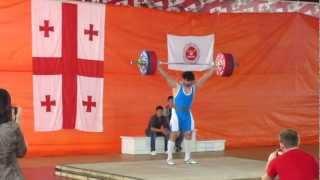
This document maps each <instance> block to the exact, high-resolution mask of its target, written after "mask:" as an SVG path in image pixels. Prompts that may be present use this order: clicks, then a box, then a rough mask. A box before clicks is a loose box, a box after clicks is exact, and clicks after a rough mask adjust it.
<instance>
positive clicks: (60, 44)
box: [32, 0, 106, 132]
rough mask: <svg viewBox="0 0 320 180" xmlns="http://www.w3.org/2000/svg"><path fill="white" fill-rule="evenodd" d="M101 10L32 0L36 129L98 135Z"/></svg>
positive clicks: (100, 121)
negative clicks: (77, 131) (76, 131)
mask: <svg viewBox="0 0 320 180" xmlns="http://www.w3.org/2000/svg"><path fill="white" fill-rule="evenodd" d="M105 8H106V7H105V5H102V4H93V3H81V2H73V3H71V2H69V3H62V2H61V1H53V0H32V57H33V58H32V59H33V60H32V61H33V94H34V95H33V105H34V118H35V130H36V131H55V130H60V129H74V128H76V129H78V130H82V131H90V132H102V131H103V79H104V78H103V62H104V41H105V37H104V35H105V29H104V28H105Z"/></svg>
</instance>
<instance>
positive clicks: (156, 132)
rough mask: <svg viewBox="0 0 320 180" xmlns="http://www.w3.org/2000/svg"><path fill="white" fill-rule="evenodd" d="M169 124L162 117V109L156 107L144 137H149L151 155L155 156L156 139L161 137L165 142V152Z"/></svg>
mask: <svg viewBox="0 0 320 180" xmlns="http://www.w3.org/2000/svg"><path fill="white" fill-rule="evenodd" d="M169 132H170V131H169V124H168V121H167V119H166V117H165V116H164V115H163V107H162V106H157V108H156V113H155V114H154V115H153V116H152V117H151V118H150V121H149V125H148V127H147V129H146V135H147V136H150V140H151V155H156V154H157V152H156V138H157V136H163V137H164V140H165V143H164V144H165V147H164V150H165V151H167V143H168V136H169Z"/></svg>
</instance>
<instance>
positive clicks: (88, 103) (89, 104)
mask: <svg viewBox="0 0 320 180" xmlns="http://www.w3.org/2000/svg"><path fill="white" fill-rule="evenodd" d="M82 105H83V106H85V107H86V112H91V108H92V107H96V102H93V101H92V96H88V97H87V101H82Z"/></svg>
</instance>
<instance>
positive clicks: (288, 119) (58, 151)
mask: <svg viewBox="0 0 320 180" xmlns="http://www.w3.org/2000/svg"><path fill="white" fill-rule="evenodd" d="M0 27H1V28H0V87H2V88H7V89H9V91H10V92H11V94H12V96H13V101H14V103H15V104H17V105H19V106H22V108H23V119H22V124H21V126H22V130H23V132H24V134H25V136H26V139H27V141H28V144H29V155H35V156H39V155H65V154H80V153H81V154H86V153H105V152H119V151H120V136H121V135H143V132H144V128H145V127H146V125H147V121H148V119H149V117H150V115H151V114H152V113H153V111H154V108H155V106H156V105H158V104H164V103H165V101H166V97H167V96H168V95H170V93H171V91H170V89H169V88H168V87H167V85H166V83H165V81H164V80H163V79H162V78H161V77H160V76H159V74H156V75H154V76H148V77H146V76H140V75H139V73H138V71H137V69H136V67H134V66H132V65H130V64H129V62H130V60H132V59H134V58H136V57H137V56H138V53H139V52H140V51H141V50H142V49H150V50H154V51H156V52H157V54H158V56H159V58H160V59H166V57H167V51H166V34H167V33H171V34H178V35H190V34H192V35H203V34H211V33H214V34H215V52H221V51H222V52H230V53H232V54H233V55H234V56H235V58H236V60H237V61H238V63H239V64H240V66H239V68H238V69H237V70H236V72H235V74H234V76H232V77H230V78H219V77H213V78H212V79H210V81H209V82H208V83H207V84H206V85H205V86H204V87H203V88H202V89H200V90H199V91H198V94H197V98H196V101H195V103H194V107H193V112H194V116H195V119H196V128H197V129H198V137H199V138H201V139H216V138H219V139H220V138H222V139H226V140H227V145H228V147H248V146H262V145H271V144H276V143H277V134H278V132H279V130H280V129H282V128H286V127H290V128H295V129H297V130H298V131H299V132H300V134H301V139H302V143H305V144H310V143H316V142H317V137H318V134H317V129H318V121H317V119H318V82H317V72H318V67H317V56H318V44H317V42H318V32H319V31H318V30H319V29H318V21H317V19H316V18H313V17H309V16H305V15H301V14H297V13H276V14H263V13H261V14H256V13H252V14H212V15H209V14H195V13H168V12H162V11H157V10H150V9H144V8H129V7H113V6H110V7H107V18H106V52H105V67H104V74H105V75H104V77H105V92H104V122H105V123H104V127H105V132H104V133H84V132H79V131H76V130H61V131H58V132H48V133H39V132H35V131H34V128H33V125H34V124H33V109H32V58H31V19H30V2H29V1H23V0H20V1H18V0H16V1H14V0H10V1H5V2H1V3H0ZM170 73H171V74H172V75H173V76H176V77H177V78H179V74H180V73H179V72H170ZM199 75H200V73H199V74H197V76H199Z"/></svg>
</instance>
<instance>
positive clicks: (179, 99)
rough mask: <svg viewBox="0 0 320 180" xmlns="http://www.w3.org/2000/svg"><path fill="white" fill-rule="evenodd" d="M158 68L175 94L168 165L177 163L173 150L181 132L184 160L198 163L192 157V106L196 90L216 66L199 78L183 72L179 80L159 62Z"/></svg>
mask: <svg viewBox="0 0 320 180" xmlns="http://www.w3.org/2000/svg"><path fill="white" fill-rule="evenodd" d="M157 67H158V70H159V72H160V74H161V75H162V76H163V77H164V79H165V80H166V81H167V83H168V85H169V86H170V87H171V88H172V92H173V96H174V106H173V108H172V115H171V120H170V128H171V133H170V137H169V142H168V158H167V164H168V165H175V162H174V161H173V159H172V152H173V150H174V146H175V140H176V138H177V137H178V135H179V133H183V134H184V140H183V142H184V150H185V158H184V162H185V163H187V164H197V163H198V162H197V161H195V160H193V159H191V145H192V144H191V138H192V131H193V129H194V120H193V116H192V113H191V106H192V102H193V99H194V97H195V93H196V90H197V89H198V88H199V87H201V86H202V85H203V84H204V83H205V82H206V81H207V80H208V79H209V78H210V77H211V76H212V75H213V74H214V72H215V71H216V68H215V67H214V66H212V67H210V69H209V70H208V71H207V72H206V73H205V74H203V75H202V77H201V78H200V79H199V80H195V76H194V74H193V72H191V71H185V72H183V73H182V80H180V81H179V82H177V81H176V80H175V79H174V78H172V77H171V76H169V75H168V74H167V72H165V71H164V70H163V69H162V67H161V65H160V64H159V63H158V66H157Z"/></svg>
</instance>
